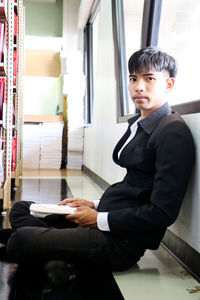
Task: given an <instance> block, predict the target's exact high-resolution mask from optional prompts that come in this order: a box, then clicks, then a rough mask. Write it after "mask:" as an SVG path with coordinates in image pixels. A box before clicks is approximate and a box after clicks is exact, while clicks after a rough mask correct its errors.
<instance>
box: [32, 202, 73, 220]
mask: <svg viewBox="0 0 200 300" xmlns="http://www.w3.org/2000/svg"><path fill="white" fill-rule="evenodd" d="M29 209H30V212H31V215H34V216H38V217H45V216H46V215H49V214H64V215H66V214H72V213H73V212H74V211H75V210H76V208H75V207H70V206H67V205H57V204H42V203H40V204H34V203H33V204H31V206H30V208H29Z"/></svg>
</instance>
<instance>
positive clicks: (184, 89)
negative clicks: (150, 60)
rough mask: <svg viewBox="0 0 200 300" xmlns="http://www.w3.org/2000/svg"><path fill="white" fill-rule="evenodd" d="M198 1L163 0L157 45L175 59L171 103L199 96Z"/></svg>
mask: <svg viewBox="0 0 200 300" xmlns="http://www.w3.org/2000/svg"><path fill="white" fill-rule="evenodd" d="M199 16H200V1H199V0H190V1H188V0H176V1H174V0H163V1H162V11H161V20H160V30H159V38H158V46H159V47H160V48H161V49H162V50H164V51H166V52H167V53H169V54H170V55H172V56H174V57H175V58H176V59H177V61H178V75H177V79H176V84H175V88H174V91H173V93H172V97H171V100H170V104H171V105H176V104H180V103H184V102H189V101H191V100H198V99H199V98H200V90H199V76H198V73H199V69H200V60H198V59H197V58H198V57H199V53H200V40H199V35H200V18H199Z"/></svg>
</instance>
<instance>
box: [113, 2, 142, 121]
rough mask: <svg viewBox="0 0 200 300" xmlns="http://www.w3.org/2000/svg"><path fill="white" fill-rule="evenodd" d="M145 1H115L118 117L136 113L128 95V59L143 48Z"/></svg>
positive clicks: (114, 23) (114, 22)
mask: <svg viewBox="0 0 200 300" xmlns="http://www.w3.org/2000/svg"><path fill="white" fill-rule="evenodd" d="M143 6H144V1H143V0H135V1H134V5H133V1H132V0H123V1H122V0H113V31H114V38H115V46H116V47H115V56H116V61H117V64H116V71H117V80H118V116H119V117H122V116H125V115H129V114H131V113H135V107H134V105H133V103H132V100H131V99H130V97H129V94H128V75H129V74H128V67H127V65H128V59H129V57H130V56H131V54H132V53H133V52H135V51H137V50H139V49H140V47H141V32H142V16H143Z"/></svg>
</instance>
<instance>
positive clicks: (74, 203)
mask: <svg viewBox="0 0 200 300" xmlns="http://www.w3.org/2000/svg"><path fill="white" fill-rule="evenodd" d="M67 203H70V206H71V207H82V206H86V207H90V208H94V203H93V202H92V201H88V200H85V199H82V198H77V197H76V198H66V199H64V200H63V201H60V202H59V203H58V205H63V204H67Z"/></svg>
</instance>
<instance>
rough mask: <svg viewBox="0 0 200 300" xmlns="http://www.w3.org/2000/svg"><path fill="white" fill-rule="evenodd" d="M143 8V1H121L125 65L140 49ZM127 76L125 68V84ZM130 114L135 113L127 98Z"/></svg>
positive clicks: (131, 103) (130, 101)
mask: <svg viewBox="0 0 200 300" xmlns="http://www.w3.org/2000/svg"><path fill="white" fill-rule="evenodd" d="M143 6H144V1H143V0H134V1H133V0H123V8H124V29H125V44H126V45H125V47H126V62H127V63H126V64H128V59H129V57H130V56H131V55H132V54H133V53H134V52H135V51H137V50H139V49H140V47H141V32H142V17H143ZM128 75H129V74H128V67H127V83H128ZM128 96H129V95H128ZM132 113H135V107H134V105H133V102H132V100H131V99H130V97H129V105H128V114H132Z"/></svg>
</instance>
